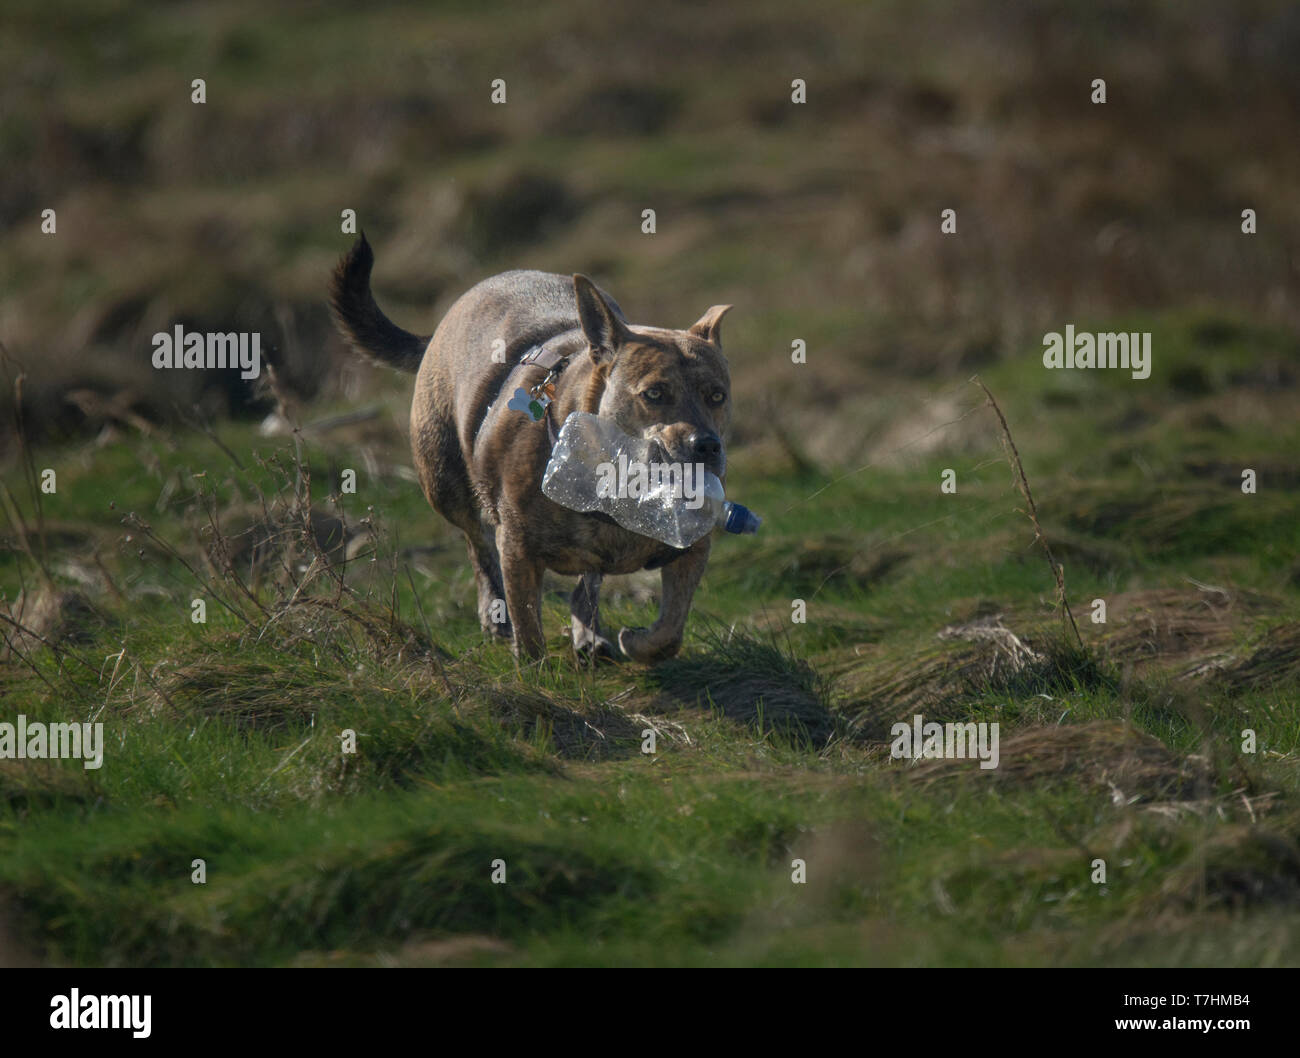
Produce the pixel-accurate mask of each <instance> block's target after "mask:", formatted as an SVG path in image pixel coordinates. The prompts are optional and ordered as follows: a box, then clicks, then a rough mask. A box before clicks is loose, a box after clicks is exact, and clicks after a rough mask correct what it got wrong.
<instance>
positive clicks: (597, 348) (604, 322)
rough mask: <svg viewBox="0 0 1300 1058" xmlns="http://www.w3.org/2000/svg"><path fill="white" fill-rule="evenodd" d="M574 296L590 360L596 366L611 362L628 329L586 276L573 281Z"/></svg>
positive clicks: (580, 276) (575, 277) (579, 276)
mask: <svg viewBox="0 0 1300 1058" xmlns="http://www.w3.org/2000/svg"><path fill="white" fill-rule="evenodd" d="M573 293H574V297H575V298H576V299H577V302H578V320H579V322H580V323H581V324H582V333H583V334H584V335H586V336H587V344H588V345H590V346H591V358H592V359H593V360H594V361H596V363H598V364H599V363H601V362H602V361H604V360H610V359H613V356H614V354H615V353H617V352H618V347H619V346H620V345H622V344H623V342H624V340H626V338H627V337H628V334H629V332H628V329H627V326H626V325H625V324H624V323H623V321H622V320H620V319H619V318H618V313H616V312H615V311H614V309H613V307H612V306H611V305H610V303H609V302H608V301H606V300H605V295H603V294H602V293H601V292H600V291H599V290H597V289H596V284H595V283H593V282H592V281H591V280H590V279H588V278H587V277H586V276H584V275H575V276H574V277H573Z"/></svg>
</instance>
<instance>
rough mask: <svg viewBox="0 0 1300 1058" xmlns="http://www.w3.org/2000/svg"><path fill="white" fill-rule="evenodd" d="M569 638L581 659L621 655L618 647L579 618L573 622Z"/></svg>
mask: <svg viewBox="0 0 1300 1058" xmlns="http://www.w3.org/2000/svg"><path fill="white" fill-rule="evenodd" d="M569 638H570V640H571V641H572V643H573V652H574V654H576V655H577V656H578V660H579V661H591V660H596V659H602V658H612V659H617V658H618V656H619V655H618V647H616V646H615V645H614V644H613V643H612V642H610V641H609V640H608V639H606V638H605V637H604V636H603V635H601V634H600V633H599V632H597V631H595V630H594V629H592V628H590V627H588V626H587V625H585V624H583V623H582V622H581V621H579V620H578V619H577V618H574V619H573V620H572V622H571V627H570V630H569Z"/></svg>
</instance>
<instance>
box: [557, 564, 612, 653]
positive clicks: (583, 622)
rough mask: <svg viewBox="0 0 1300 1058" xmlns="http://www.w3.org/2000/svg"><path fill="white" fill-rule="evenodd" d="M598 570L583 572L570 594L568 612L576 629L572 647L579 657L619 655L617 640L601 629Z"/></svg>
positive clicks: (573, 629)
mask: <svg viewBox="0 0 1300 1058" xmlns="http://www.w3.org/2000/svg"><path fill="white" fill-rule="evenodd" d="M600 581H601V575H600V574H599V573H584V574H583V575H582V576H581V577H580V578H579V580H578V586H577V587H576V588H574V589H573V594H572V595H571V596H569V614H570V620H571V623H572V631H573V649H574V650H575V651H576V652H577V654H578V657H579V658H593V659H594V658H599V657H606V658H612V657H616V656H617V655H618V651H617V649H615V647H614V644H613V643H611V642H610V641H609V640H608V639H606V638H605V637H604V636H603V635H602V634H601V631H600Z"/></svg>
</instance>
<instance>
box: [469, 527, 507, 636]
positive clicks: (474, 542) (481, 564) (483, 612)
mask: <svg viewBox="0 0 1300 1058" xmlns="http://www.w3.org/2000/svg"><path fill="white" fill-rule="evenodd" d="M493 536H494V532H493V530H492V528H491V527H490V526H487V525H483V526H480V527H479V532H478V535H477V537H476V536H475V535H474V534H472V533H471V532H470V531H469V530H468V529H467V530H465V542H466V544H467V545H468V547H469V560H470V562H472V563H473V564H474V582H475V584H476V585H477V587H478V623H479V625H480V626H481V627H482V629H483V633H484V634H485V635H490V636H497V637H498V638H502V639H509V638H510V637H511V636H512V635H514V630H513V629H512V628H511V627H510V608H509V607H508V606H507V605H506V591H505V588H504V587H503V585H502V581H501V560H500V559H499V558H498V556H497V545H496V541H495V540H493Z"/></svg>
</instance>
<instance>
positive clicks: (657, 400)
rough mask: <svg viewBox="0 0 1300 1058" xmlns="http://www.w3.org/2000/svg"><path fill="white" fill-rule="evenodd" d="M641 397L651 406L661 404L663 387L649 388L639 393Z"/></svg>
mask: <svg viewBox="0 0 1300 1058" xmlns="http://www.w3.org/2000/svg"><path fill="white" fill-rule="evenodd" d="M641 396H643V397H645V399H646V400H648V401H649V402H650V403H651V404H662V403H663V401H664V396H665V395H664V387H663V386H651V387H650V388H649V389H645V390H642V391H641Z"/></svg>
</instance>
